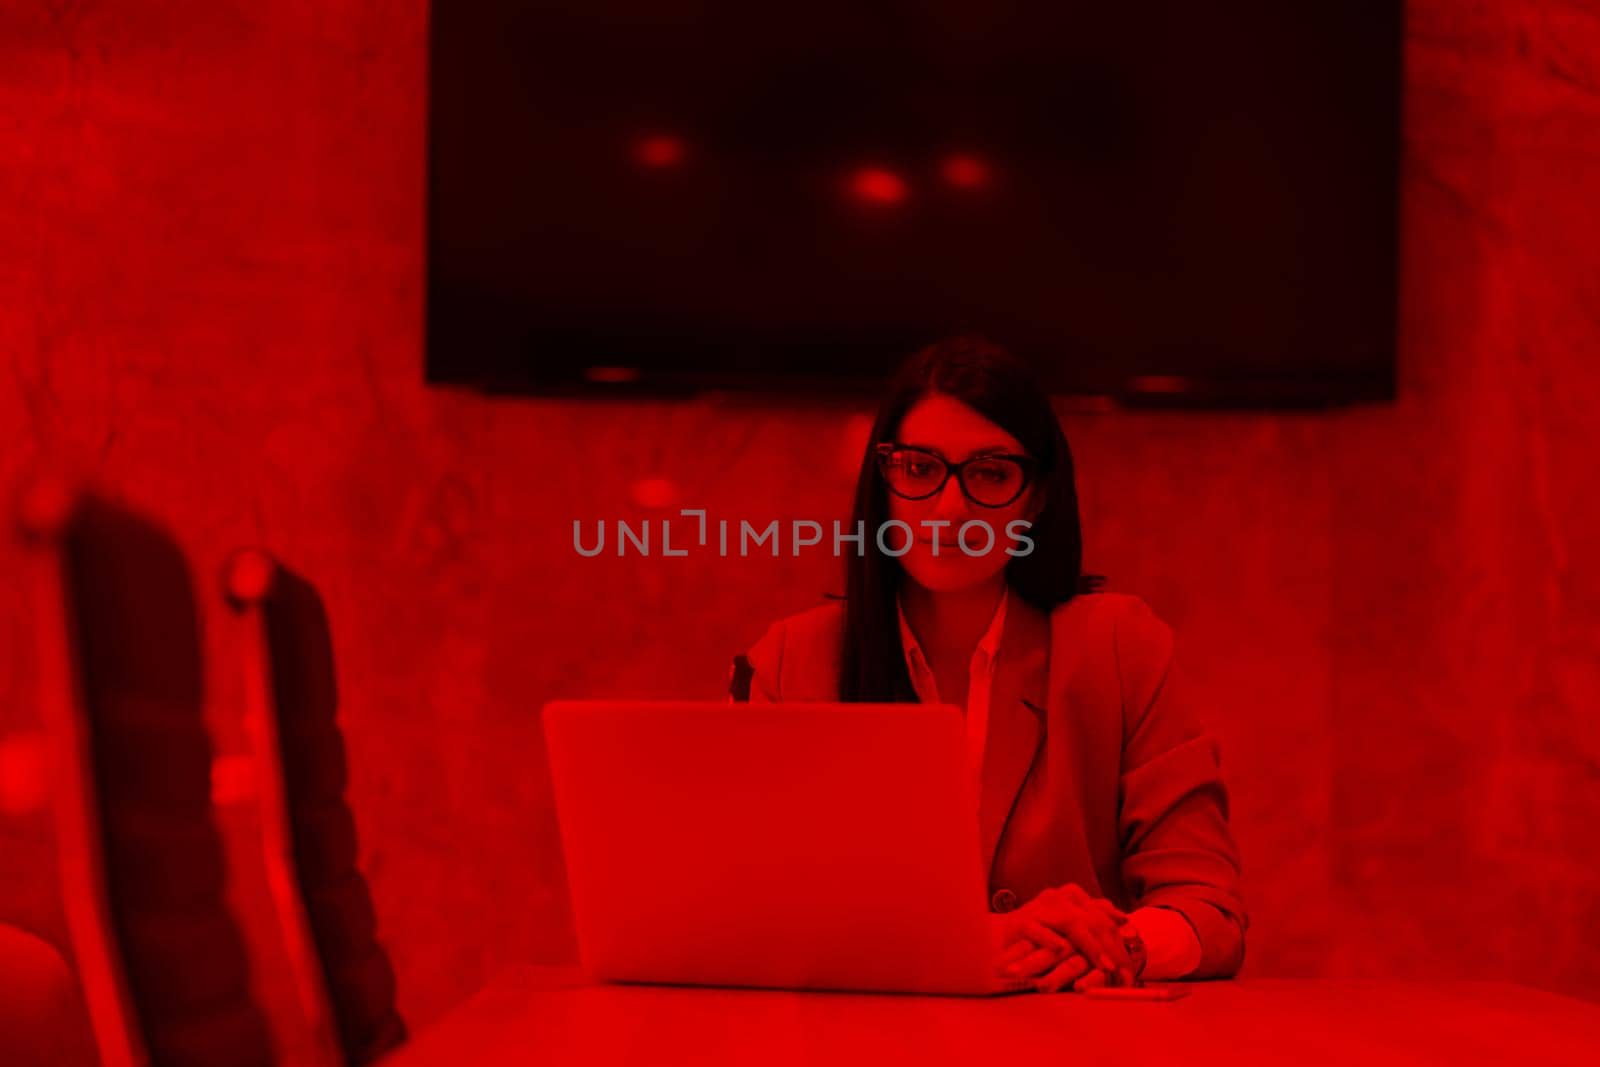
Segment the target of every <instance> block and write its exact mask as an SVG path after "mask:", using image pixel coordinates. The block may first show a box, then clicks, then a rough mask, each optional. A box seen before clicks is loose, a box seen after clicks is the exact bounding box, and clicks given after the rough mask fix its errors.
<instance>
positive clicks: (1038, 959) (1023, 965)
mask: <svg viewBox="0 0 1600 1067" xmlns="http://www.w3.org/2000/svg"><path fill="white" fill-rule="evenodd" d="M1072 955H1074V956H1076V955H1077V953H1075V952H1074V953H1072ZM1060 962H1061V953H1059V952H1057V951H1056V950H1055V949H1053V948H1036V949H1034V950H1033V951H1032V952H1030V953H1028V954H1027V955H1026V956H1024V957H1022V959H1020V960H1018V961H1017V962H1015V963H1013V964H1011V965H1010V966H1009V967H1006V968H1004V969H1003V970H1002V971H1001V972H1000V973H1001V974H1002V975H1004V976H1005V977H1007V978H1037V977H1039V976H1040V975H1042V974H1045V973H1046V972H1048V971H1049V970H1050V969H1051V968H1053V967H1055V966H1056V965H1057V964H1059V963H1060Z"/></svg>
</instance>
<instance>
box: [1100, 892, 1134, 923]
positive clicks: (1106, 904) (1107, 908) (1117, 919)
mask: <svg viewBox="0 0 1600 1067" xmlns="http://www.w3.org/2000/svg"><path fill="white" fill-rule="evenodd" d="M1094 905H1095V907H1097V908H1099V909H1100V910H1101V911H1103V912H1105V913H1106V914H1107V915H1109V916H1111V921H1112V922H1114V923H1116V924H1117V925H1118V926H1121V925H1122V924H1123V923H1126V922H1129V921H1131V920H1132V919H1133V916H1132V915H1129V914H1128V913H1127V912H1125V911H1123V910H1122V909H1121V908H1119V907H1117V906H1116V905H1115V904H1113V903H1111V901H1109V900H1106V899H1105V898H1104V897H1102V898H1100V899H1099V900H1096V901H1095V902H1094Z"/></svg>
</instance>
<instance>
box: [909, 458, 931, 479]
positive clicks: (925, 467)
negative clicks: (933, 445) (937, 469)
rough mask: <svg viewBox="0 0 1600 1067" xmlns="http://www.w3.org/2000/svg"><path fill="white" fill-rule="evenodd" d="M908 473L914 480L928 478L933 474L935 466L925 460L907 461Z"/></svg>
mask: <svg viewBox="0 0 1600 1067" xmlns="http://www.w3.org/2000/svg"><path fill="white" fill-rule="evenodd" d="M906 473H907V474H909V475H911V477H913V478H926V477H928V475H930V474H932V473H933V464H932V463H929V462H928V461H927V460H925V459H913V460H907V461H906Z"/></svg>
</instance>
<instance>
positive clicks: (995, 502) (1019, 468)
mask: <svg viewBox="0 0 1600 1067" xmlns="http://www.w3.org/2000/svg"><path fill="white" fill-rule="evenodd" d="M1035 466H1036V463H1035V462H1034V460H1033V457H1031V456H1019V455H1013V454H1011V453H1006V452H984V453H980V454H979V455H976V456H972V457H970V458H968V459H966V460H963V461H962V462H960V463H951V462H950V461H949V460H947V459H945V458H944V457H943V456H941V455H939V453H937V452H932V451H929V450H928V449H925V448H913V447H911V446H910V445H902V444H898V443H896V442H894V441H884V442H881V443H880V444H879V445H878V470H879V471H880V472H881V473H882V474H883V480H884V481H885V482H886V483H888V486H889V488H890V490H891V491H893V493H894V494H895V495H896V496H898V497H903V498H905V499H906V500H926V499H928V498H929V497H931V496H933V495H934V494H935V493H938V492H939V491H941V490H942V489H944V486H945V483H946V482H948V481H949V480H950V476H951V475H952V474H953V475H955V476H956V481H957V483H958V484H960V486H961V491H962V492H963V493H965V494H966V497H967V499H968V500H970V501H972V502H973V503H974V504H977V505H979V506H980V507H985V508H1003V507H1005V506H1006V505H1007V504H1011V503H1013V502H1014V501H1015V500H1016V499H1017V497H1019V496H1021V495H1022V491H1023V490H1024V489H1026V488H1028V482H1029V481H1030V480H1032V478H1033V471H1034V468H1035Z"/></svg>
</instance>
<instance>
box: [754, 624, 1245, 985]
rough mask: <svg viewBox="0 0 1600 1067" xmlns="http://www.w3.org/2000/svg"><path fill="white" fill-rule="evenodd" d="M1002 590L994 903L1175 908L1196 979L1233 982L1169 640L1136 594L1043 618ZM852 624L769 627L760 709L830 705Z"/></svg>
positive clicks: (991, 786) (1218, 817) (991, 829)
mask: <svg viewBox="0 0 1600 1067" xmlns="http://www.w3.org/2000/svg"><path fill="white" fill-rule="evenodd" d="M1008 595H1009V596H1010V597H1011V601H1010V603H1009V604H1008V606H1007V609H1006V611H1007V617H1006V627H1005V634H1004V636H1003V638H1002V640H1001V644H1000V653H999V659H998V663H997V665H996V668H995V676H994V683H993V684H994V687H993V690H992V696H991V699H990V706H989V733H988V740H987V742H986V744H985V746H984V756H983V769H982V785H981V792H980V798H979V806H978V826H979V839H980V843H981V846H982V849H983V853H982V855H983V862H984V864H985V867H986V869H987V870H988V871H989V891H990V894H991V896H990V901H991V907H993V908H995V909H996V910H1001V911H1004V910H1009V909H1010V908H1013V907H1016V906H1018V905H1019V904H1020V903H1025V902H1027V901H1028V900H1030V899H1032V898H1033V897H1034V896H1037V895H1038V894H1039V893H1040V892H1042V891H1044V890H1046V889H1049V888H1052V887H1055V886H1060V885H1064V884H1066V883H1068V882H1076V883H1077V884H1078V885H1080V886H1082V887H1083V888H1084V889H1085V890H1086V891H1087V892H1088V893H1089V894H1090V895H1091V896H1104V897H1107V898H1109V899H1110V900H1112V901H1113V902H1115V903H1116V904H1117V905H1118V906H1120V907H1122V908H1125V909H1128V910H1132V909H1134V908H1139V907H1147V906H1149V907H1166V908H1172V909H1174V910H1176V911H1178V912H1180V913H1182V915H1183V916H1184V917H1185V918H1186V919H1188V920H1189V924H1190V925H1191V926H1193V927H1194V930H1195V934H1196V935H1197V936H1198V937H1199V940H1200V950H1201V954H1200V963H1199V965H1198V966H1197V967H1196V968H1195V970H1194V971H1192V972H1191V973H1190V974H1189V975H1188V976H1187V977H1190V978H1219V977H1227V976H1230V975H1232V974H1234V973H1235V972H1237V971H1238V969H1239V965H1240V964H1241V963H1242V962H1243V960H1244V931H1245V928H1246V926H1247V925H1248V920H1247V918H1246V915H1245V910H1244V904H1243V902H1242V901H1241V900H1240V898H1239V892H1238V888H1237V882H1238V876H1239V859H1238V851H1237V849H1236V848H1235V846H1234V843H1233V838H1232V836H1231V834H1230V833H1229V831H1228V794H1227V790H1226V788H1225V787H1224V786H1223V782H1222V774H1221V769H1220V763H1219V754H1218V749H1217V744H1216V742H1215V740H1214V739H1213V738H1212V737H1211V735H1210V734H1208V733H1207V732H1206V730H1205V727H1204V726H1203V725H1202V723H1201V721H1200V718H1199V716H1198V715H1197V714H1196V712H1195V709H1194V707H1193V706H1192V705H1191V703H1190V702H1189V697H1188V694H1187V692H1186V691H1185V690H1184V688H1183V685H1182V681H1181V674H1178V673H1176V672H1175V671H1174V670H1173V663H1172V631H1171V630H1170V629H1169V628H1168V626H1167V625H1166V624H1165V623H1164V622H1162V621H1161V620H1160V619H1159V618H1157V617H1156V615H1155V613H1154V612H1152V611H1151V610H1150V608H1149V607H1148V606H1147V605H1146V604H1145V603H1144V601H1142V600H1140V599H1139V598H1138V597H1135V596H1129V595H1127V594H1122V593H1094V594H1084V595H1080V596H1077V597H1074V598H1073V599H1072V600H1070V601H1068V602H1067V603H1065V604H1062V605H1060V606H1059V607H1057V608H1056V609H1055V610H1054V611H1053V612H1052V613H1050V615H1048V616H1046V615H1045V614H1044V613H1043V612H1040V611H1039V610H1037V609H1035V608H1033V607H1031V606H1029V605H1028V604H1026V603H1025V602H1024V601H1023V600H1022V599H1021V598H1020V597H1018V596H1016V595H1015V594H1014V593H1008ZM1013 613H1014V614H1013ZM843 627H844V605H843V603H841V602H837V601H835V602H831V603H828V604H825V605H823V606H821V607H818V608H814V609H812V610H811V611H806V612H802V613H801V614H798V615H792V616H790V617H789V618H786V619H781V620H779V621H778V622H776V623H774V624H773V625H772V627H771V629H769V630H768V631H767V633H766V636H764V637H763V638H762V639H761V640H760V641H759V642H757V643H756V645H755V646H754V647H753V648H751V649H750V651H749V653H748V659H749V661H750V665H751V667H752V668H753V670H754V675H753V677H752V679H751V699H752V700H766V701H780V700H781V701H791V702H794V701H800V702H809V701H833V700H837V699H838V685H839V681H838V680H839V655H840V644H841V641H842V634H843ZM1030 705H1031V706H1030Z"/></svg>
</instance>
